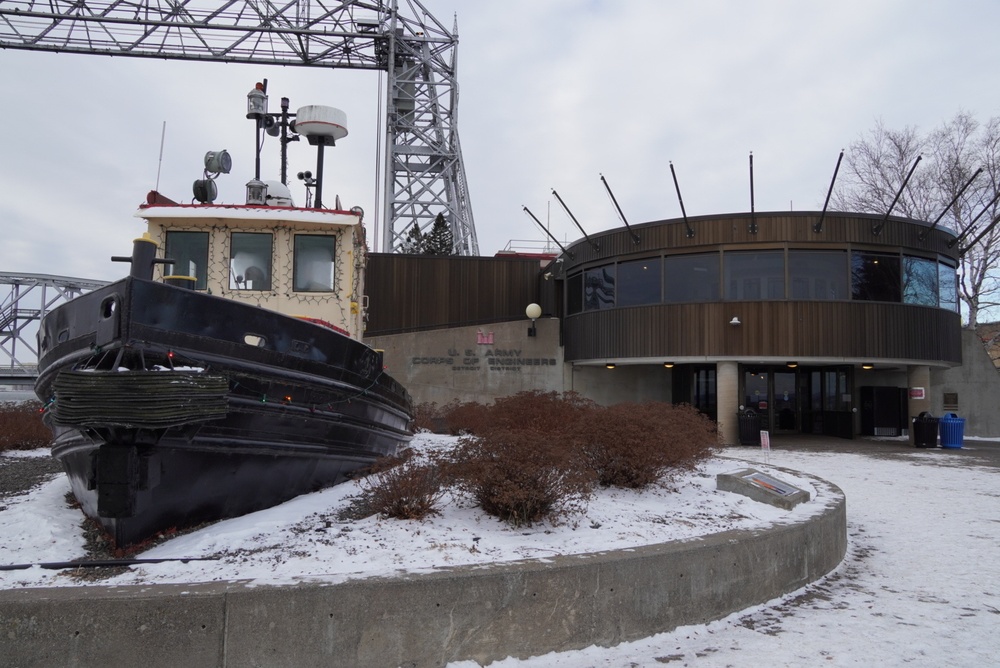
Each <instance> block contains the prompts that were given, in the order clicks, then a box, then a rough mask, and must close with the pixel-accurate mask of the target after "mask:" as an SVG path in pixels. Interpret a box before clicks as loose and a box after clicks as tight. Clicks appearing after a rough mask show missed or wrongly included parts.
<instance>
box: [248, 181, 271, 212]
mask: <svg viewBox="0 0 1000 668" xmlns="http://www.w3.org/2000/svg"><path fill="white" fill-rule="evenodd" d="M266 203H267V184H266V183H264V182H263V181H259V180H257V179H251V180H250V181H249V182H248V183H247V204H258V205H261V206H263V205H264V204H266Z"/></svg>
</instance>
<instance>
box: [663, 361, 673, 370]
mask: <svg viewBox="0 0 1000 668" xmlns="http://www.w3.org/2000/svg"><path fill="white" fill-rule="evenodd" d="M663 368H664V369H673V368H674V363H673V362H664V363H663Z"/></svg>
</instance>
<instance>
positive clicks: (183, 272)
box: [164, 232, 208, 290]
mask: <svg viewBox="0 0 1000 668" xmlns="http://www.w3.org/2000/svg"><path fill="white" fill-rule="evenodd" d="M164 255H165V256H166V257H168V258H170V259H171V260H173V261H174V266H173V267H172V268H171V269H170V270H169V271H170V273H171V274H173V275H175V276H194V278H195V285H194V287H195V289H196V290H205V289H207V288H208V232H167V247H166V248H165V249H164Z"/></svg>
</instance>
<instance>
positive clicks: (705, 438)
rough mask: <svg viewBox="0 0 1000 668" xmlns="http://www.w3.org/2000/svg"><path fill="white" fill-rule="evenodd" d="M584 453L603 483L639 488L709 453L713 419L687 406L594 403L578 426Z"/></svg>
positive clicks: (713, 440)
mask: <svg viewBox="0 0 1000 668" xmlns="http://www.w3.org/2000/svg"><path fill="white" fill-rule="evenodd" d="M578 432H579V440H580V444H581V445H580V453H581V455H582V457H583V458H584V459H585V460H586V461H587V464H588V465H589V466H590V467H591V468H592V469H593V470H594V472H595V473H596V475H597V479H598V482H599V483H600V484H601V485H603V486H615V487H625V488H630V489H641V488H643V487H646V486H648V485H651V484H653V483H654V482H656V481H657V480H659V479H660V478H662V477H663V476H664V475H665V474H667V473H668V472H670V471H671V470H677V471H679V470H685V469H690V468H692V467H694V466H695V465H696V464H697V463H698V462H700V461H701V460H703V459H705V458H706V457H709V456H711V455H712V454H713V453H714V451H715V448H716V446H717V445H718V433H717V430H716V426H715V424H714V423H713V422H712V421H711V420H709V419H708V418H707V417H706V416H705V415H703V414H702V413H700V412H699V411H698V410H697V409H695V408H693V407H692V406H689V405H679V406H672V405H670V404H665V403H656V402H648V403H641V404H632V403H624V404H615V405H614V406H607V407H600V408H594V409H593V410H590V411H588V412H587V413H586V415H584V416H583V418H582V420H581V421H580V423H579V426H578Z"/></svg>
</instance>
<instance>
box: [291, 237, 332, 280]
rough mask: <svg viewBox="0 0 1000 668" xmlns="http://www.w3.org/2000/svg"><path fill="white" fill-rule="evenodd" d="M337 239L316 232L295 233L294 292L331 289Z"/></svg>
mask: <svg viewBox="0 0 1000 668" xmlns="http://www.w3.org/2000/svg"><path fill="white" fill-rule="evenodd" d="M336 243H337V240H336V238H335V237H332V236H323V235H317V234H297V235H295V269H294V272H295V280H294V282H293V284H292V289H293V290H295V291H296V292H330V291H332V290H333V259H334V254H335V252H336V248H337V246H336Z"/></svg>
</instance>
